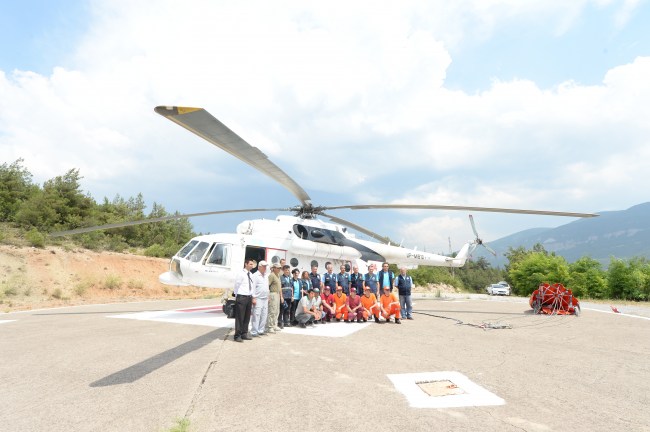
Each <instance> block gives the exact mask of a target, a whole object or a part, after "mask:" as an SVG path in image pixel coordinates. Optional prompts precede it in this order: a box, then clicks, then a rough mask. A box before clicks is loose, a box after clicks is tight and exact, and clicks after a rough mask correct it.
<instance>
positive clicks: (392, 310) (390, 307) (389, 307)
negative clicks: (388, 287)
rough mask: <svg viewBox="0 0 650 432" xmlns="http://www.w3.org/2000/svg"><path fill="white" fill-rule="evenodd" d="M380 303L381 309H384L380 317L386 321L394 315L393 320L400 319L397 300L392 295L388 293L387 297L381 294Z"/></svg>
mask: <svg viewBox="0 0 650 432" xmlns="http://www.w3.org/2000/svg"><path fill="white" fill-rule="evenodd" d="M380 301H381V307H382V308H384V311H383V312H382V313H381V315H382V316H383V317H384V318H385V319H388V318H389V317H390V316H391V315H395V319H399V318H400V315H399V313H400V306H399V299H398V298H397V296H396V295H395V294H394V293H390V294H388V295H386V294H382V295H381V297H380Z"/></svg>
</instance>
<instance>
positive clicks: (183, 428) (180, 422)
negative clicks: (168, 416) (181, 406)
mask: <svg viewBox="0 0 650 432" xmlns="http://www.w3.org/2000/svg"><path fill="white" fill-rule="evenodd" d="M175 423H176V424H175V425H174V426H172V427H171V428H170V429H168V431H167V432H189V431H190V421H189V420H188V419H186V418H182V419H176V420H175Z"/></svg>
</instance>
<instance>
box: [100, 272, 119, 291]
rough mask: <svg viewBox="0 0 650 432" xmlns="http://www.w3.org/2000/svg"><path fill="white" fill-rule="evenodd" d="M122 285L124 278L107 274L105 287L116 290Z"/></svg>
mask: <svg viewBox="0 0 650 432" xmlns="http://www.w3.org/2000/svg"><path fill="white" fill-rule="evenodd" d="M120 286H122V280H121V279H120V277H119V276H116V275H108V276H106V279H104V283H103V287H104V289H108V290H114V289H117V288H119V287H120Z"/></svg>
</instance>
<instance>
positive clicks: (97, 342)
mask: <svg viewBox="0 0 650 432" xmlns="http://www.w3.org/2000/svg"><path fill="white" fill-rule="evenodd" d="M589 306H591V305H583V311H582V314H581V316H580V317H574V316H541V315H533V314H532V313H531V311H530V308H529V307H528V305H527V304H526V303H525V299H519V300H517V299H514V298H498V299H497V298H485V296H483V297H474V298H468V296H465V297H463V296H458V297H457V298H452V299H439V298H432V299H423V298H418V299H416V300H415V306H414V309H415V310H416V311H417V313H415V314H414V317H415V319H414V320H412V321H407V320H404V321H403V322H402V324H401V325H397V324H395V323H385V324H375V323H369V324H357V323H351V324H346V323H330V324H326V325H324V326H322V327H318V328H316V327H314V328H307V329H298V328H292V329H287V330H284V331H282V332H280V333H278V334H274V335H268V336H263V337H259V338H256V339H255V340H253V341H246V342H244V343H235V342H233V341H232V330H231V326H232V320H228V319H227V318H225V316H224V315H223V313H222V312H221V311H220V310H219V308H218V307H216V305H215V303H214V300H183V301H156V302H142V303H126V304H125V303H120V304H109V305H94V306H79V307H68V308H59V309H50V310H40V311H30V312H22V313H10V314H2V315H0V431H51V432H57V431H165V430H169V428H170V427H171V426H172V425H173V424H174V422H175V420H176V419H180V418H187V419H188V420H189V422H190V430H191V431H197V432H199V431H220V430H228V431H239V430H241V431H244V430H246V431H250V430H265V431H276V430H277V431H294V430H295V431H312V430H313V431H320V430H330V431H339V430H340V431H349V430H373V431H384V430H386V431H393V430H442V431H522V430H525V431H564V430H574V431H608V432H611V431H619V430H621V431H622V430H625V431H650V412H648V409H647V407H648V406H649V405H650V362H649V361H648V359H649V358H650V319H649V318H650V317H648V316H645V314H646V313H647V312H645V311H646V309H644V308H641V312H637V311H634V310H632V309H633V308H630V309H629V310H624V311H623V313H619V314H616V313H611V310H610V311H609V312H608V311H607V310H606V308H604V307H602V306H603V305H600V306H599V307H600V308H601V309H602V310H594V309H595V308H591V307H589ZM605 306H606V305H605ZM427 386H429V387H427ZM430 386H436V387H437V388H438V390H439V391H442V395H438V396H429V395H428V394H427V391H430Z"/></svg>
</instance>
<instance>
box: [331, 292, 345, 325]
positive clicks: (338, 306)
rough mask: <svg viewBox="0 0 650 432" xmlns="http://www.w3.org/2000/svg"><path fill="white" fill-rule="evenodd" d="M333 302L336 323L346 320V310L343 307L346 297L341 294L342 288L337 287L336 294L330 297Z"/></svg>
mask: <svg viewBox="0 0 650 432" xmlns="http://www.w3.org/2000/svg"><path fill="white" fill-rule="evenodd" d="M332 299H333V300H334V308H335V314H336V315H335V316H336V320H337V321H341V320H344V321H347V320H348V308H347V307H346V306H345V303H346V301H347V300H348V296H346V295H345V294H344V293H343V287H342V286H341V285H338V286H337V287H336V293H335V294H334V295H333V296H332Z"/></svg>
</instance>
